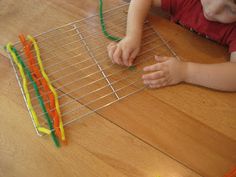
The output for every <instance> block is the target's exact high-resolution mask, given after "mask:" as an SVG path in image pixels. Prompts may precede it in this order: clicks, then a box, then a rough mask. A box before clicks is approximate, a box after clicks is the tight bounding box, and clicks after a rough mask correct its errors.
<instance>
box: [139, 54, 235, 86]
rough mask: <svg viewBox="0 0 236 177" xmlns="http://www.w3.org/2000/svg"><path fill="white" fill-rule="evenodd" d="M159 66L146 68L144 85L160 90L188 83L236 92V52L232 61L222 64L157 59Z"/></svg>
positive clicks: (232, 56)
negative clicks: (160, 88) (164, 87)
mask: <svg viewBox="0 0 236 177" xmlns="http://www.w3.org/2000/svg"><path fill="white" fill-rule="evenodd" d="M156 60H157V62H158V63H157V64H154V65H151V66H148V67H145V68H144V71H148V72H151V73H149V74H145V75H144V76H143V80H144V84H146V85H148V86H149V87H151V88H159V87H163V86H168V85H175V84H178V83H180V82H186V83H190V84H194V85H199V86H204V87H208V88H212V89H216V90H221V91H236V77H235V76H236V52H233V53H232V54H231V61H230V62H226V63H220V64H198V63H191V62H182V61H177V60H176V59H175V58H166V57H157V58H156Z"/></svg>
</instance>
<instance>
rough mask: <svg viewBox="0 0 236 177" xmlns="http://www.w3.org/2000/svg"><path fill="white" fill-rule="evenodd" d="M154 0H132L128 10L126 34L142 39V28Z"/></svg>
mask: <svg viewBox="0 0 236 177" xmlns="http://www.w3.org/2000/svg"><path fill="white" fill-rule="evenodd" d="M151 5H152V0H132V1H131V3H130V7H129V12H128V20H127V30H126V35H127V36H132V37H135V38H137V39H139V40H141V36H142V28H143V23H144V20H145V18H146V16H147V13H148V11H149V9H150V7H151Z"/></svg>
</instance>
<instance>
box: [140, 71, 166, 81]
mask: <svg viewBox="0 0 236 177" xmlns="http://www.w3.org/2000/svg"><path fill="white" fill-rule="evenodd" d="M163 76H164V72H163V71H157V72H153V73H149V74H144V75H143V76H142V79H143V80H154V79H159V78H162V77H163Z"/></svg>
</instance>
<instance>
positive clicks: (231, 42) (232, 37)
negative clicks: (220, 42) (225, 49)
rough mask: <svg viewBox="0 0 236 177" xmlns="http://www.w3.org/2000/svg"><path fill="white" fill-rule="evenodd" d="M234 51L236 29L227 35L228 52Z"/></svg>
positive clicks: (235, 46)
mask: <svg viewBox="0 0 236 177" xmlns="http://www.w3.org/2000/svg"><path fill="white" fill-rule="evenodd" d="M235 51H236V29H234V31H233V32H232V34H231V35H230V36H229V52H230V53H231V52H235Z"/></svg>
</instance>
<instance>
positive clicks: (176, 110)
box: [0, 0, 236, 177]
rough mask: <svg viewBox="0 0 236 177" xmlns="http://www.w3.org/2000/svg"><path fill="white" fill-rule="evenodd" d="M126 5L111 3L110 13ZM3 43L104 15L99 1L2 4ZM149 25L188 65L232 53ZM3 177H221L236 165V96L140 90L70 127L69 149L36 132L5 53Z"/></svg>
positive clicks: (163, 22) (192, 89) (185, 88)
mask: <svg viewBox="0 0 236 177" xmlns="http://www.w3.org/2000/svg"><path fill="white" fill-rule="evenodd" d="M121 3H122V1H118V0H106V1H105V4H104V6H105V9H109V8H112V7H115V6H118V5H119V4H121ZM0 7H1V10H0V36H1V39H0V45H1V46H3V45H4V44H6V43H7V42H8V41H16V40H17V35H18V33H19V32H23V33H25V34H37V33H39V32H43V31H46V30H48V29H50V28H53V27H57V26H59V25H63V24H65V23H68V22H71V21H73V20H76V19H81V18H83V17H87V16H89V15H92V14H96V13H97V12H98V2H97V1H95V0H86V1H82V0H77V1H74V0H67V1H64V0H61V1H56V0H50V1H46V0H43V1H39V0H31V1H13V0H8V1H6V0H2V1H0ZM150 21H151V22H152V23H153V25H154V26H155V27H156V28H157V29H158V31H159V32H160V33H161V34H162V35H163V36H164V38H165V39H166V40H168V41H170V45H171V47H172V48H173V49H174V50H175V52H176V53H177V55H178V56H180V57H181V58H182V59H183V60H185V61H194V62H203V63H218V62H224V61H226V60H227V59H228V54H227V50H226V48H224V47H222V46H219V45H217V44H215V43H213V42H211V41H208V40H206V39H203V38H201V37H199V36H197V35H196V34H194V33H192V32H189V31H187V30H185V29H183V28H182V27H180V26H178V25H176V24H172V23H171V22H169V21H168V20H167V19H166V18H163V17H150ZM0 56H1V57H0V58H1V60H0V81H1V86H0V91H1V94H0V117H1V119H0V130H1V131H0V176H4V177H26V176H34V177H37V176H51V177H54V176H55V177H58V176H70V177H72V176H80V177H90V176H91V177H95V176H100V177H105V176H111V177H114V176H115V177H124V176H126V177H157V176H159V175H160V176H161V177H199V176H204V177H221V176H223V175H224V174H225V173H226V172H228V171H229V170H231V169H232V168H233V167H235V165H236V101H235V100H236V94H235V93H223V92H217V91H213V90H209V89H206V88H201V87H196V86H191V85H187V84H180V85H178V86H173V87H168V88H163V89H158V90H148V89H146V90H145V91H142V92H139V93H138V94H135V95H133V96H131V97H129V98H127V99H125V100H123V101H121V102H119V103H116V104H114V105H112V106H110V107H107V108H106V109H104V110H103V111H101V112H100V114H95V115H92V116H91V117H89V118H87V119H85V120H84V121H81V122H79V123H76V124H73V125H72V126H70V127H68V128H66V132H67V137H68V138H69V139H68V141H69V144H68V146H63V147H62V148H60V149H57V148H55V147H54V146H52V143H51V141H50V140H49V139H48V137H43V138H40V137H38V136H37V135H36V134H35V130H34V129H33V126H32V122H31V120H30V119H28V111H27V109H26V107H25V105H24V102H23V99H22V97H21V93H20V89H19V88H18V85H17V81H16V79H15V75H14V72H13V69H12V67H11V65H10V62H9V60H8V58H7V57H6V53H5V52H4V51H3V50H1V53H0Z"/></svg>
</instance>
